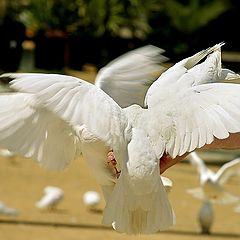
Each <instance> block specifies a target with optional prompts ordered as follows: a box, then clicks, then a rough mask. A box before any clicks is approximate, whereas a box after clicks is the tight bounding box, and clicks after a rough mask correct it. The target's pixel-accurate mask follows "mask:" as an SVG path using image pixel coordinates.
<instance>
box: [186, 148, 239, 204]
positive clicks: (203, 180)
mask: <svg viewBox="0 0 240 240" xmlns="http://www.w3.org/2000/svg"><path fill="white" fill-rule="evenodd" d="M188 158H189V160H190V162H191V163H192V164H193V165H195V166H196V167H197V171H198V174H199V179H200V185H201V187H199V188H194V189H188V190H187V192H188V193H190V194H192V195H193V196H194V197H196V198H198V199H201V200H204V201H206V200H207V201H210V202H212V203H219V204H228V203H235V202H237V201H239V197H238V196H235V195H234V194H231V193H229V192H227V191H226V190H225V188H224V184H225V183H226V182H227V181H228V180H229V179H230V178H231V177H232V176H236V175H240V158H236V159H234V160H231V161H229V162H227V163H225V164H223V165H222V166H221V167H220V169H219V170H218V171H217V172H216V173H215V172H213V171H212V170H211V169H209V168H208V167H207V166H206V164H205V162H204V161H203V160H202V159H201V158H200V157H199V155H198V154H197V153H196V152H192V153H190V154H189V155H188Z"/></svg>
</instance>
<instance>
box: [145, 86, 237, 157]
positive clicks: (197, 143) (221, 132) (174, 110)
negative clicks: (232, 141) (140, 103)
mask: <svg viewBox="0 0 240 240" xmlns="http://www.w3.org/2000/svg"><path fill="white" fill-rule="evenodd" d="M239 93H240V85H238V84H230V83H210V84H204V85H200V86H195V87H192V88H188V89H184V90H181V87H180V86H179V88H177V89H176V90H175V92H174V93H173V94H172V95H171V96H169V98H168V100H166V101H165V102H162V103H161V104H158V105H157V106H155V107H154V108H151V109H149V114H148V118H149V119H151V118H153V117H154V119H155V120H154V121H149V122H148V125H149V126H148V129H155V131H151V132H150V130H149V132H150V134H151V138H152V139H159V132H160V133H161V140H164V141H165V143H166V152H167V153H169V154H170V155H171V156H172V157H176V156H177V155H179V156H181V155H183V154H184V153H186V152H191V151H193V150H195V149H196V148H201V147H203V146H205V145H206V144H210V143H212V142H213V141H214V139H216V138H217V139H226V138H228V137H229V134H230V133H238V132H240V94H239ZM238 140H239V139H238ZM238 146H240V143H238ZM220 147H223V148H224V146H220Z"/></svg>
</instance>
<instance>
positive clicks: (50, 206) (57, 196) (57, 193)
mask: <svg viewBox="0 0 240 240" xmlns="http://www.w3.org/2000/svg"><path fill="white" fill-rule="evenodd" d="M63 198H64V192H63V190H62V189H60V188H58V187H54V186H47V187H45V188H44V195H43V196H42V197H41V199H40V200H39V201H37V202H36V204H35V206H36V207H37V208H39V209H47V210H55V209H56V207H57V206H58V205H59V204H60V202H62V200H63Z"/></svg>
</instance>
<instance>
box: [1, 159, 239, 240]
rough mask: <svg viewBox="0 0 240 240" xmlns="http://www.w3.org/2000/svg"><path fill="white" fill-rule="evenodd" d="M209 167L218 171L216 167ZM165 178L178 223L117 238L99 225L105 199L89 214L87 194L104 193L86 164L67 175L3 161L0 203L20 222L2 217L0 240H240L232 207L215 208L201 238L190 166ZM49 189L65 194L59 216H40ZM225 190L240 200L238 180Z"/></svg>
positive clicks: (32, 164) (30, 164)
mask: <svg viewBox="0 0 240 240" xmlns="http://www.w3.org/2000/svg"><path fill="white" fill-rule="evenodd" d="M211 167H212V168H213V169H217V167H216V166H215V167H214V166H211ZM164 175H165V176H167V177H169V178H171V179H172V180H173V183H174V187H173V189H172V192H171V193H170V195H169V197H170V200H171V202H172V205H173V208H174V210H175V213H176V216H177V223H176V225H175V226H174V227H172V228H171V229H169V231H167V232H161V233H158V234H154V235H150V236H141V237H137V238H136V237H134V236H127V235H125V234H119V233H116V232H114V230H112V229H110V228H108V227H105V226H103V225H102V224H101V218H102V213H101V211H102V210H103V208H104V201H103V199H102V201H101V203H100V204H99V211H97V212H90V211H89V210H88V209H87V208H86V207H85V206H84V204H83V202H82V195H83V193H84V192H86V191H88V190H95V191H99V192H100V193H101V191H100V188H99V186H98V185H97V183H96V182H95V180H94V178H93V176H92V175H91V174H90V173H89V171H88V168H87V166H86V165H85V162H84V160H83V159H79V160H76V161H75V162H73V163H72V164H71V165H70V166H69V168H68V169H66V170H65V171H63V172H49V171H46V170H44V169H42V168H40V167H39V166H38V164H37V163H35V162H33V161H32V160H30V159H24V158H20V157H17V158H16V159H14V160H13V161H11V160H10V159H5V158H0V182H1V188H0V200H1V201H4V202H5V203H6V204H8V205H9V206H11V207H15V208H17V209H19V210H20V214H19V215H18V216H16V217H10V216H2V215H0V239H1V240H46V239H49V240H55V239H56V240H81V239H84V240H88V239H91V240H94V239H111V240H115V239H116V240H117V239H143V240H145V239H152V240H155V239H166V238H167V239H168V240H181V239H184V240H187V239H212V240H216V239H224V240H225V239H240V214H238V213H235V212H234V211H233V207H234V206H233V205H226V206H217V205H215V206H214V210H215V222H214V225H213V228H212V234H211V235H210V236H203V235H200V234H199V232H198V231H199V229H198V224H197V221H196V215H197V211H198V209H199V207H200V204H201V203H200V202H199V201H198V200H196V199H194V198H192V197H191V196H190V195H188V194H187V193H186V189H187V188H193V187H197V186H198V178H197V175H196V171H195V169H194V168H193V167H192V166H190V165H189V164H188V163H180V164H178V165H176V166H174V167H172V168H171V169H170V170H168V171H167V172H166V173H165V174H164ZM46 185H53V186H58V187H60V188H62V189H63V190H64V192H65V199H64V201H63V202H62V203H61V204H60V205H59V207H58V210H57V211H55V212H48V211H40V210H39V209H37V208H36V207H35V205H34V204H35V202H36V201H37V200H39V198H40V197H41V195H42V190H43V188H44V187H45V186H46ZM226 187H227V188H228V189H229V190H231V191H233V192H235V193H237V194H238V195H240V189H239V179H237V178H234V179H232V180H231V181H230V182H229V183H228V184H227V186H226ZM101 196H102V195H101Z"/></svg>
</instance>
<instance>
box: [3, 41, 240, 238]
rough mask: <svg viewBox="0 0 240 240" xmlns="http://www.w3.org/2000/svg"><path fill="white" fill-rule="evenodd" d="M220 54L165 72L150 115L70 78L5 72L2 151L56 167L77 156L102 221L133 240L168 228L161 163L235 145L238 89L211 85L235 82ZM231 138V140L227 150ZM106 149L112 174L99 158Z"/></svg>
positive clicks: (153, 91) (150, 101)
mask: <svg viewBox="0 0 240 240" xmlns="http://www.w3.org/2000/svg"><path fill="white" fill-rule="evenodd" d="M220 48H221V44H217V45H215V46H214V47H212V48H209V49H207V50H203V51H201V52H199V53H197V54H195V55H194V56H192V57H190V58H188V59H185V60H183V61H181V62H180V63H177V64H175V65H174V66H173V67H171V68H169V69H168V70H167V71H165V72H164V73H163V74H162V75H161V76H160V77H159V78H158V79H157V80H156V81H155V82H154V83H153V84H152V85H151V86H150V88H149V89H148V90H147V93H146V97H145V99H142V102H143V103H145V107H147V109H143V108H142V107H140V106H139V105H135V104H133V103H135V102H132V104H130V106H129V107H127V108H121V107H120V106H119V104H118V103H117V102H116V101H117V100H116V101H114V100H113V99H112V98H111V97H110V96H109V95H107V94H106V93H105V92H104V91H103V90H101V89H100V88H99V87H97V86H95V85H92V84H89V83H87V82H85V81H83V80H80V79H78V78H75V77H70V76H64V75H57V74H12V75H11V74H10V76H11V77H13V78H16V80H13V81H12V82H11V83H10V85H11V88H12V89H14V90H15V91H17V92H16V93H11V94H10V93H8V94H5V95H1V96H0V145H2V146H4V147H6V148H8V149H10V150H12V151H15V152H17V153H20V154H23V155H24V156H26V157H31V158H32V159H35V160H37V161H38V162H39V163H40V164H41V165H42V166H44V167H46V168H48V169H58V170H60V169H64V168H65V167H66V166H67V165H68V164H69V163H70V162H71V161H72V160H73V159H74V158H75V157H77V156H78V155H79V154H80V152H82V154H83V157H84V158H85V159H86V160H87V163H88V164H89V166H90V168H91V169H92V172H93V174H95V177H96V179H97V180H98V182H99V184H100V185H101V187H102V189H103V193H104V197H105V199H106V207H105V209H104V213H103V223H104V224H107V225H113V227H114V228H115V229H116V230H117V231H119V232H125V233H130V234H137V233H142V234H143V233H145V234H147V233H154V232H157V231H159V230H165V229H168V228H169V227H170V226H171V225H172V224H174V222H175V217H174V213H173V210H172V207H171V205H170V203H169V201H168V197H167V193H166V190H165V189H164V186H163V183H162V180H161V178H160V169H159V162H161V158H162V157H163V156H164V155H166V154H167V155H170V156H171V157H172V158H175V157H179V156H182V155H185V154H187V153H188V152H190V151H193V150H195V149H196V148H202V147H206V144H210V143H211V145H207V147H212V148H214V147H216V144H217V146H218V147H228V148H229V147H233V148H236V147H239V146H240V138H239V135H238V134H235V135H233V134H232V133H239V132H240V95H239V92H240V86H238V85H235V84H230V83H218V82H219V81H221V80H223V79H230V78H231V79H232V78H237V77H239V76H238V75H237V74H235V73H233V72H232V71H230V70H225V69H224V70H223V69H222V68H221V51H220ZM206 56H208V58H207V59H206V60H205V61H204V62H202V63H201V64H197V63H198V62H199V61H200V60H202V59H203V58H204V57H206ZM135 64H136V66H138V61H137V60H136V61H135ZM196 64H197V65H196ZM120 75H121V74H120ZM5 76H6V75H5ZM109 81H110V80H109ZM140 82H141V81H140ZM140 85H141V84H140ZM15 113H17V114H15ZM232 136H234V137H235V138H236V139H235V140H236V141H234V144H232V142H231V144H230V145H229V141H228V140H229V139H230V140H231V139H232ZM220 139H225V140H221V141H220ZM110 150H113V151H114V154H115V157H116V160H117V162H116V163H117V165H116V166H115V165H114V167H113V166H111V164H110V165H109V163H107V161H106V156H107V153H108V152H109V151H110ZM114 164H115V163H114ZM116 170H117V171H118V173H120V176H119V174H116Z"/></svg>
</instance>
